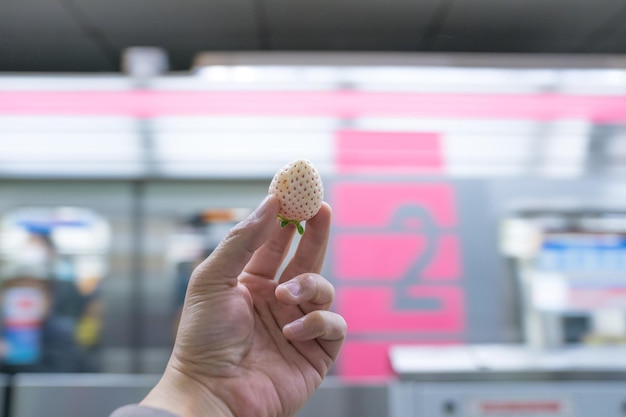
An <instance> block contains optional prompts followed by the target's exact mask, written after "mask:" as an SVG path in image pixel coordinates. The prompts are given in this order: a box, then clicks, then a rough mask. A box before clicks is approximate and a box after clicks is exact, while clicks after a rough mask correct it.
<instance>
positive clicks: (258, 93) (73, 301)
mask: <svg viewBox="0 0 626 417" xmlns="http://www.w3.org/2000/svg"><path fill="white" fill-rule="evenodd" d="M624 22H626V6H625V5H624V4H623V3H622V2H619V1H617V0H601V1H596V2H588V1H587V2H585V1H582V0H581V1H574V2H569V3H567V4H565V3H563V2H545V1H544V2H538V1H513V0H510V1H499V2H494V1H487V0H481V1H478V2H463V1H460V0H456V1H455V0H427V1H422V2H409V1H394V2H387V3H383V2H372V1H366V2H355V1H343V2H329V1H316V2H309V3H306V2H298V3H288V2H281V1H276V0H245V1H244V0H241V1H229V2H226V1H208V2H201V1H191V0H187V1H183V2H180V1H179V2H176V3H174V2H168V1H161V0H159V1H154V0H152V1H150V2H148V1H143V0H136V1H133V2H120V1H113V2H101V1H93V0H88V1H83V2H75V1H74V0H56V1H52V2H50V1H47V2H44V1H40V0H27V1H19V2H18V1H14V0H0V311H1V312H2V315H1V323H0V325H1V329H2V337H1V341H0V362H1V368H0V372H1V373H2V375H3V376H4V377H6V378H5V379H1V380H0V385H2V386H4V387H5V390H4V391H2V392H3V394H2V395H0V402H1V403H2V404H4V405H3V406H2V407H3V408H2V407H0V408H1V409H2V410H1V411H3V412H4V414H5V415H6V416H7V417H8V416H11V417H28V416H38V415H41V414H43V413H44V412H45V413H46V414H47V415H53V416H55V415H59V416H60V415H68V414H76V415H78V414H81V413H87V412H90V413H91V415H96V414H93V412H92V411H93V410H91V409H89V408H88V409H87V410H90V411H84V410H85V409H83V408H81V407H83V406H85V404H88V405H90V406H91V408H93V405H94V404H97V405H98V406H97V407H96V408H98V409H101V411H102V416H106V415H108V413H109V412H110V411H111V410H112V409H113V408H114V407H115V406H117V405H118V404H123V403H125V402H134V401H137V400H138V399H139V398H141V395H142V393H143V392H145V391H146V390H147V389H148V388H149V387H150V386H151V384H153V383H154V381H155V378H156V377H157V376H158V374H159V373H160V372H161V371H162V370H163V369H164V366H165V364H166V362H167V359H168V357H169V354H170V351H171V347H172V343H173V335H174V333H175V331H176V326H177V320H178V315H179V313H180V308H181V306H182V303H183V300H184V294H185V290H186V285H187V280H188V278H189V274H190V272H191V271H192V270H193V268H194V266H195V265H196V264H197V263H198V262H199V261H201V260H202V259H204V258H205V257H206V256H208V255H209V254H210V253H211V252H212V250H213V249H214V248H215V246H216V245H217V243H218V242H219V241H220V239H221V238H222V237H223V236H224V235H225V234H226V233H227V231H228V230H229V229H230V227H232V226H233V225H234V224H235V223H236V222H238V221H239V220H240V219H242V218H243V217H245V216H246V215H247V214H248V213H249V211H250V210H251V209H252V208H253V207H255V206H256V205H257V204H258V202H259V201H260V200H261V199H262V198H263V196H264V195H265V194H266V192H267V188H268V186H269V182H270V180H271V178H272V176H273V174H274V173H275V171H276V170H277V169H279V168H280V167H282V166H283V165H285V164H286V163H287V162H289V161H291V160H292V159H295V158H299V157H304V158H307V159H309V160H311V161H313V163H314V164H315V165H316V166H317V167H318V169H319V170H320V173H321V174H322V177H323V180H324V184H325V192H326V200H327V201H328V202H329V203H330V204H331V205H332V206H333V209H334V221H333V227H332V235H331V244H330V247H329V253H328V261H327V263H326V266H325V271H324V274H325V276H326V277H327V278H328V279H329V280H330V281H331V282H332V283H333V284H334V285H335V287H336V289H337V299H336V303H335V310H336V311H338V312H340V313H341V314H343V315H344V317H345V318H346V320H347V321H348V324H349V329H350V330H349V335H348V339H347V341H346V344H345V348H344V350H343V353H342V355H341V357H340V359H339V361H338V363H337V365H336V367H335V368H334V370H333V376H332V377H331V378H330V379H329V381H330V382H327V383H326V384H327V385H325V386H324V389H322V390H321V391H320V392H319V393H318V394H316V395H319V397H317V398H318V399H317V400H315V401H312V402H311V404H310V405H308V406H307V407H308V408H305V410H303V415H305V414H307V413H310V414H311V415H320V414H322V415H328V416H334V415H337V416H340V415H341V416H346V415H348V416H350V415H357V414H358V415H359V416H363V415H365V416H366V417H367V416H391V417H400V416H416V417H418V416H429V417H430V416H446V415H449V416H454V415H459V416H472V417H481V416H498V417H505V416H517V417H528V416H534V417H543V416H579V417H580V416H582V417H584V416H597V415H599V414H598V409H599V407H604V408H600V409H602V410H603V412H602V413H600V415H603V416H623V415H625V414H624V413H626V384H623V382H622V381H623V379H624V378H626V311H625V309H626V277H625V272H626V181H625V180H624V174H626V55H625V53H626V25H625V24H624ZM103 392H108V393H109V394H108V395H105V396H103V395H102V393H103ZM78 393H80V395H77V394H78ZM591 394H593V396H592V395H591ZM103 397H104V398H103ZM34 398H36V399H37V401H35V400H34ZM68 398H74V400H71V401H68ZM55 412H56V413H57V414H54V413H55ZM51 413H52V414H51Z"/></svg>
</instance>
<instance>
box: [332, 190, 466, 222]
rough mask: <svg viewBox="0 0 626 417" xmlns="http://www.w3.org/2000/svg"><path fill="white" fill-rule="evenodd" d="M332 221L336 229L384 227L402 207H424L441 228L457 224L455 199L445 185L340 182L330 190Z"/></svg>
mask: <svg viewBox="0 0 626 417" xmlns="http://www.w3.org/2000/svg"><path fill="white" fill-rule="evenodd" d="M330 201H331V202H332V204H333V209H334V210H333V211H334V222H335V225H337V226H338V227H380V228H386V227H387V226H388V225H389V222H390V221H391V218H392V216H393V213H394V212H395V211H396V210H397V209H398V208H400V207H401V206H402V205H406V204H415V205H419V206H422V207H424V208H426V209H427V210H428V211H429V212H430V213H431V214H432V217H433V219H434V221H435V222H436V224H437V225H438V226H439V227H441V228H449V227H454V226H455V225H456V222H457V216H456V210H455V208H456V199H455V197H454V192H453V190H452V188H451V187H450V186H449V185H448V184H441V183H433V184H424V183H421V184H415V183H401V182H390V183H356V182H355V183H352V182H342V183H338V184H336V185H335V186H333V187H332V189H331V190H330Z"/></svg>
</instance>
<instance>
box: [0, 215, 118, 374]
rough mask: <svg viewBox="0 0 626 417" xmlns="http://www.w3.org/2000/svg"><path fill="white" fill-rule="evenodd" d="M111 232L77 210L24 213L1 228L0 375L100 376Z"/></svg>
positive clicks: (95, 217)
mask: <svg viewBox="0 0 626 417" xmlns="http://www.w3.org/2000/svg"><path fill="white" fill-rule="evenodd" d="M109 245H110V227H109V225H108V223H107V222H106V221H105V220H104V219H103V218H102V217H101V216H99V215H98V214H96V213H95V212H93V211H91V210H88V209H84V208H77V207H24V208H18V209H14V210H12V211H10V212H9V213H7V214H6V215H5V216H4V217H3V218H2V220H1V222H0V276H1V277H2V283H1V285H0V302H1V312H2V315H1V324H2V349H1V351H0V353H1V355H2V370H3V371H4V372H27V371H34V372H79V371H80V372H85V371H96V370H98V368H99V365H98V363H99V355H98V347H99V344H100V329H101V327H102V298H101V291H102V283H103V278H104V277H105V276H106V275H107V273H108V259H107V256H108V252H109Z"/></svg>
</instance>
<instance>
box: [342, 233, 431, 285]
mask: <svg viewBox="0 0 626 417" xmlns="http://www.w3.org/2000/svg"><path fill="white" fill-rule="evenodd" d="M425 245H426V238H425V237H423V236H419V235H416V234H401V233H388V234H342V235H339V236H337V238H336V239H335V240H334V241H333V250H334V254H335V258H336V262H335V263H334V265H333V275H335V276H337V277H339V278H340V279H342V280H351V279H358V280H361V279H365V280H379V281H380V280H397V279H400V278H402V277H403V276H404V274H405V273H406V271H407V269H408V268H409V267H410V266H411V264H413V263H414V262H415V260H416V259H417V258H419V256H420V254H421V252H422V251H423V249H424V246H425Z"/></svg>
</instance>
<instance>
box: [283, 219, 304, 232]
mask: <svg viewBox="0 0 626 417" xmlns="http://www.w3.org/2000/svg"><path fill="white" fill-rule="evenodd" d="M278 219H279V220H280V227H281V228H282V227H285V226H287V225H288V224H293V225H294V226H296V229H298V233H299V234H300V235H302V234H304V227H302V225H301V224H300V222H299V221H298V220H289V219H286V218H284V217H283V216H281V215H280V214H279V215H278Z"/></svg>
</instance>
